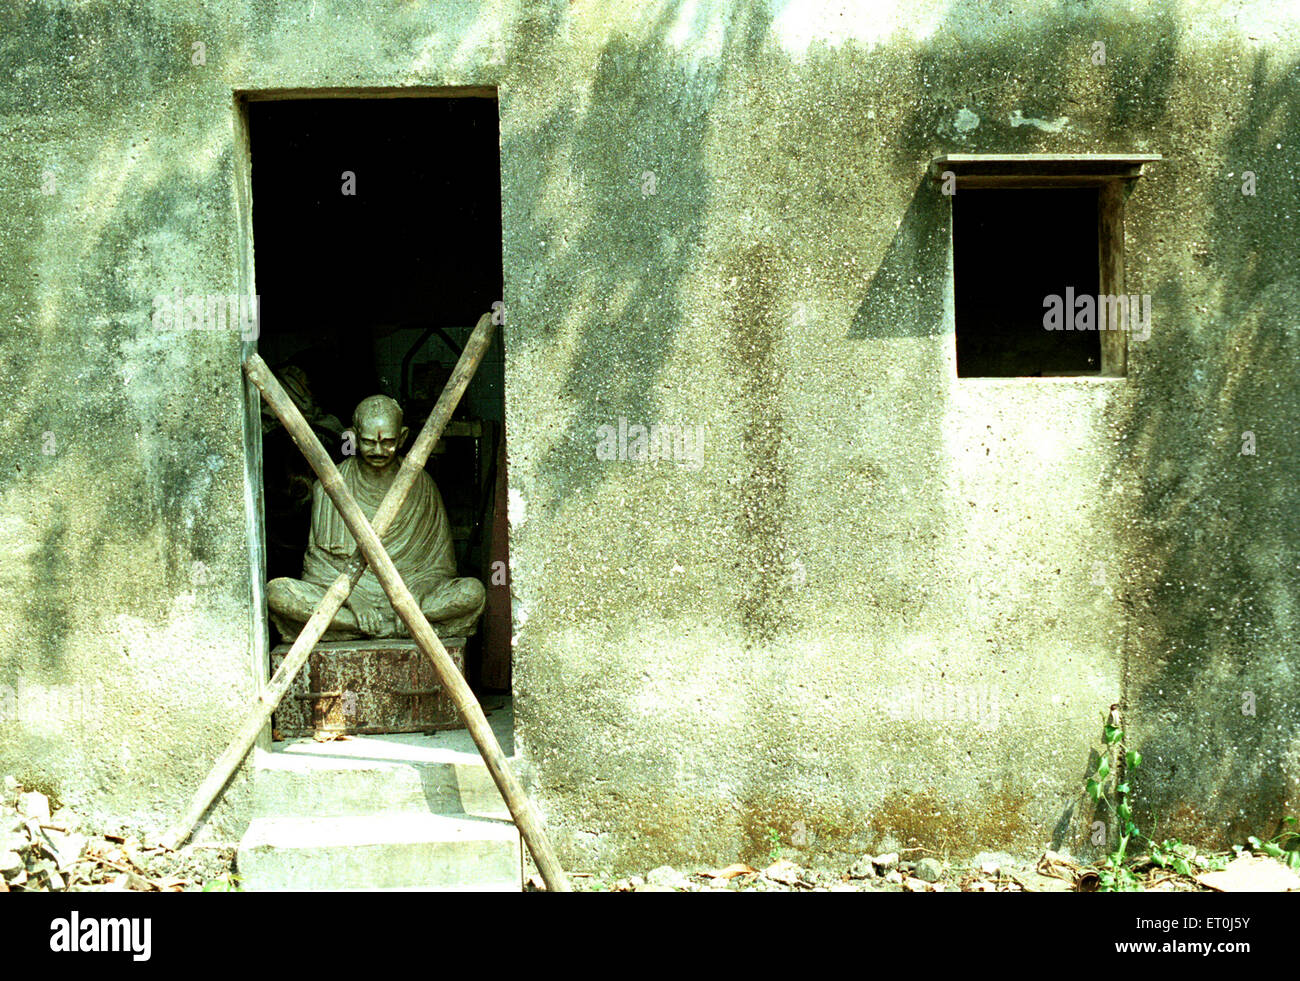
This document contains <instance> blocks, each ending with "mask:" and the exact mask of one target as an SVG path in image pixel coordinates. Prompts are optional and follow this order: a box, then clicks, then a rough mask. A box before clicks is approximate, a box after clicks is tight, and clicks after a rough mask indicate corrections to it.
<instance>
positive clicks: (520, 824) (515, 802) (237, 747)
mask: <svg viewBox="0 0 1300 981" xmlns="http://www.w3.org/2000/svg"><path fill="white" fill-rule="evenodd" d="M492 328H493V323H492V315H491V314H486V313H485V314H484V315H483V316H482V317H480V318H479V321H478V323H477V324H476V325H475V327H474V332H473V334H471V335H470V339H469V341H468V343H466V345H465V349H464V351H462V352H461V356H460V360H459V361H457V362H456V368H455V370H454V371H452V374H451V377H450V378H449V379H448V380H447V385H446V387H445V388H444V389H443V392H442V396H441V397H440V398H439V399H438V404H437V405H435V406H434V408H433V412H432V413H431V414H430V415H429V418H428V420H427V421H426V422H425V424H424V427H423V428H422V429H421V430H420V435H419V436H418V437H417V438H416V440H415V442H414V443H413V444H412V446H411V450H410V452H409V453H408V454H407V455H406V457H405V458H404V459H403V460H402V465H401V469H400V470H399V471H398V474H397V477H396V478H395V479H394V480H393V484H392V486H391V487H390V488H389V489H388V493H387V494H386V495H385V497H384V500H383V503H381V504H380V505H379V510H378V511H376V512H375V520H374V524H373V525H372V524H371V523H370V522H369V521H367V520H366V516H365V514H364V512H362V510H361V507H360V506H359V505H358V504H357V502H356V499H355V498H354V497H353V496H352V493H351V492H350V491H349V490H348V488H347V486H346V485H345V484H344V483H343V478H342V475H340V474H339V471H338V468H337V467H336V466H335V465H334V461H333V460H332V459H330V455H329V454H328V453H327V452H326V451H325V448H324V447H323V446H321V443H320V440H319V439H317V438H316V434H315V433H314V432H313V431H312V428H311V426H310V425H308V423H307V420H305V419H304V418H303V416H302V413H301V412H299V411H298V407H297V405H295V404H294V402H293V400H292V399H290V398H289V396H288V395H287V394H286V393H285V391H284V389H283V388H282V387H281V386H280V383H279V382H278V381H277V380H276V378H275V375H273V374H272V373H271V369H270V368H268V367H267V365H266V362H265V361H263V360H262V359H261V357H259V356H258V355H257V354H251V355H249V357H248V360H247V361H245V362H244V371H245V372H246V373H247V375H248V377H249V378H250V379H251V380H252V382H253V384H254V385H256V386H257V389H258V391H260V392H261V393H262V397H263V398H264V399H266V402H267V404H268V405H270V406H271V409H272V410H273V411H274V412H275V414H276V415H277V416H278V417H279V419H280V421H281V422H282V423H283V424H284V428H285V429H286V430H287V431H288V433H289V435H290V436H292V437H293V441H294V442H295V443H296V444H297V445H298V449H300V450H301V451H302V453H303V456H305V457H306V458H307V462H308V463H309V464H311V468H312V469H313V470H315V471H316V475H317V476H318V477H319V478H320V482H321V487H322V488H324V490H325V493H327V494H328V495H329V496H330V500H332V501H333V502H334V506H335V507H337V508H338V510H339V514H340V515H341V516H342V517H343V522H344V524H345V525H347V529H348V531H349V532H351V533H352V537H353V538H355V539H356V541H357V545H358V552H357V554H356V555H355V556H354V557H353V559H352V561H351V564H350V565H349V566H348V567H347V569H346V570H345V571H344V572H342V573H340V574H339V577H338V578H337V579H335V580H334V584H333V585H332V586H330V588H329V590H328V591H327V592H326V593H325V596H324V598H323V599H322V600H321V601H320V605H319V606H317V607H316V612H315V613H313V614H312V616H311V619H309V620H308V621H307V624H306V625H305V626H304V627H303V629H302V633H300V634H299V635H298V639H297V640H295V641H294V642H293V646H292V647H291V648H290V649H289V653H288V654H287V655H286V656H285V659H284V663H283V664H281V665H280V669H279V670H278V671H276V672H275V674H274V676H272V678H271V680H270V681H269V682H268V683H267V686H266V689H265V690H264V691H263V693H262V695H261V696H260V698H259V700H258V704H257V705H256V706H254V707H253V709H252V711H250V712H249V713H248V715H247V716H246V717H245V719H244V722H243V724H242V725H241V726H240V728H239V730H238V732H237V733H236V734H235V738H234V739H233V740H232V741H231V743H230V745H229V746H227V747H226V750H225V751H224V752H223V753H222V754H221V756H219V757H218V758H217V761H216V763H215V764H214V765H213V767H212V771H211V772H210V773H209V774H208V776H207V778H206V779H204V781H203V783H202V784H200V785H199V789H198V790H197V791H196V792H195V794H194V798H193V800H191V801H190V806H189V808H188V809H187V810H186V811H185V814H184V816H182V818H181V819H180V821H179V822H178V823H177V824H176V825H175V826H174V827H173V828H172V829H171V830H170V831H169V832H168V833H167V837H166V840H165V843H166V844H167V845H168V846H169V847H172V848H175V847H177V846H179V845H180V843H181V842H183V841H185V839H187V838H188V837H189V836H190V834H191V833H193V831H194V827H195V825H197V824H198V822H199V819H200V818H202V817H203V815H204V814H206V813H207V811H208V808H209V807H211V806H212V802H213V801H215V800H216V799H217V796H218V795H219V794H220V793H221V791H222V789H224V788H225V786H226V784H227V783H229V781H230V778H231V776H233V775H234V772H235V770H236V769H238V768H239V765H240V763H242V762H243V760H244V757H245V756H247V755H248V751H249V750H250V749H252V747H253V744H254V743H255V742H256V741H257V736H258V733H260V732H261V731H262V729H263V727H264V726H265V725H266V723H267V721H268V720H269V719H270V717H271V713H272V712H274V711H275V709H276V707H277V706H278V705H279V704H280V700H281V699H282V698H284V695H285V693H286V692H287V691H288V690H289V685H290V684H292V683H293V679H294V677H295V676H296V675H297V674H298V672H299V671H300V670H302V666H303V665H304V664H305V663H306V662H307V658H308V656H309V655H310V654H311V652H312V649H313V648H314V647H315V646H316V644H317V642H318V641H319V640H320V638H321V635H322V634H324V633H325V631H326V629H328V627H329V625H330V623H331V621H333V619H334V616H335V614H336V613H338V611H339V608H340V607H341V606H342V605H343V602H344V601H345V600H346V599H347V598H348V596H349V595H350V594H351V593H352V590H353V589H354V588H355V587H356V585H357V583H358V582H359V581H360V579H361V575H362V573H363V572H365V570H366V567H367V565H369V567H370V568H371V569H372V570H374V573H375V578H376V579H378V580H379V583H380V585H381V586H383V587H384V592H385V593H387V594H388V599H389V602H391V603H392V604H393V609H394V610H395V611H396V612H397V615H398V616H400V617H401V618H402V620H403V622H404V623H405V624H406V626H407V629H408V630H409V631H410V634H411V637H412V638H413V639H414V640H415V642H416V644H417V645H418V646H419V648H420V650H421V651H423V652H424V654H425V656H426V657H428V658H429V660H430V661H432V662H433V667H434V669H435V670H436V671H437V672H438V677H439V678H440V679H441V681H442V684H443V686H444V688H445V689H446V691H447V693H448V694H449V695H450V696H451V699H452V701H453V702H455V703H456V708H457V709H458V710H459V711H460V714H461V718H463V719H464V720H465V725H466V728H468V729H469V734H470V736H471V737H473V739H474V745H475V746H477V747H478V750H479V753H480V755H482V757H483V762H484V763H486V764H487V768H488V772H489V773H491V774H492V779H493V780H494V781H495V782H496V785H497V789H498V790H500V791H501V797H502V798H503V799H504V800H505V803H506V806H507V807H508V808H509V809H510V816H511V817H512V818H514V822H515V826H516V827H517V828H518V829H519V834H520V836H521V837H522V838H523V840H524V843H525V844H526V845H527V846H528V851H529V852H530V853H531V855H532V856H533V861H534V862H536V863H537V869H538V871H539V872H540V873H541V874H542V880H543V881H544V882H545V883H546V887H547V889H549V890H550V891H552V892H569V891H570V886H569V881H568V879H567V878H566V877H565V875H564V870H563V869H562V868H561V867H560V863H559V861H558V860H557V859H556V857H555V853H554V852H553V851H552V850H551V843H550V841H549V839H548V838H547V837H546V832H545V831H544V830H543V828H542V825H541V820H540V818H539V817H538V814H537V811H536V809H535V808H534V807H533V804H532V802H531V801H530V800H529V799H528V797H527V796H526V795H525V794H524V791H523V788H522V787H521V786H520V785H519V780H518V779H517V778H516V777H515V774H514V772H513V771H512V770H511V769H510V764H509V763H507V762H506V757H505V754H504V753H502V751H501V746H500V745H499V744H498V743H497V740H496V736H494V735H493V733H492V727H491V726H490V725H489V724H488V721H487V718H486V717H485V716H484V715H483V709H482V707H481V706H480V705H479V703H478V700H477V699H476V698H475V697H474V693H473V692H472V691H471V690H470V687H469V685H468V684H466V682H465V679H464V678H462V677H461V675H460V672H459V671H457V670H456V665H455V664H454V663H453V662H452V660H451V657H450V655H448V653H447V649H446V648H445V647H443V646H442V641H440V640H439V639H438V635H437V634H436V633H435V632H434V630H433V627H432V626H430V625H429V621H428V618H426V617H425V615H424V612H423V611H422V610H421V609H420V605H419V604H418V603H417V602H416V601H415V597H414V596H412V595H411V591H410V590H409V589H407V588H406V584H405V583H404V582H403V581H402V577H401V576H400V575H399V574H398V572H397V568H396V567H395V566H394V565H393V560H392V559H391V558H389V555H388V552H387V551H386V550H385V549H384V546H383V544H382V542H381V541H380V539H381V538H382V536H383V535H384V534H385V533H386V532H387V531H388V528H389V526H390V525H391V524H392V523H393V519H394V518H396V517H397V514H398V512H399V511H400V510H401V508H402V504H403V502H405V500H406V495H407V493H408V492H409V491H410V489H411V487H412V485H413V484H414V483H415V477H416V474H417V473H418V472H419V471H420V470H422V469H423V468H424V464H425V461H426V460H428V458H429V454H430V452H432V450H433V447H434V444H436V443H437V441H438V438H439V437H440V436H441V435H442V431H443V430H444V429H445V428H446V426H447V422H448V421H449V420H450V419H451V414H452V412H453V411H454V410H455V408H456V406H457V404H458V403H459V402H460V399H461V396H462V395H463V394H464V393H465V389H466V387H467V386H468V385H469V382H470V379H471V378H473V376H474V372H475V371H476V370H477V369H478V366H479V363H480V362H481V361H482V360H483V356H484V354H486V353H487V349H488V345H489V344H490V343H491V341H492Z"/></svg>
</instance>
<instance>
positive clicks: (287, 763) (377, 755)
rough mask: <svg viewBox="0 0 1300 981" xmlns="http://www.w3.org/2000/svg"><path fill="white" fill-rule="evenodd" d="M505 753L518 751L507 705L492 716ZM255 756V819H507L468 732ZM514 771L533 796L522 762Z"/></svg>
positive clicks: (299, 745)
mask: <svg viewBox="0 0 1300 981" xmlns="http://www.w3.org/2000/svg"><path fill="white" fill-rule="evenodd" d="M488 721H489V722H490V723H491V724H492V727H493V730H494V732H495V733H496V736H497V741H498V742H499V743H500V744H501V748H502V750H503V751H504V752H505V753H507V755H509V754H510V753H511V751H512V749H513V717H512V715H511V713H510V710H509V706H508V705H507V706H506V707H505V708H499V709H497V710H495V711H493V713H492V714H491V715H490V716H488ZM271 745H272V748H271V749H270V750H269V751H268V750H263V749H260V748H259V749H258V750H256V752H255V757H254V766H255V773H254V784H253V786H254V801H253V815H254V817H256V818H280V817H349V816H360V815H365V814H384V815H392V814H430V813H433V814H449V815H455V814H465V815H473V816H478V817H490V818H502V819H508V818H509V816H510V815H509V811H508V810H507V809H506V806H505V802H504V801H503V800H502V799H501V794H500V792H499V791H498V790H497V788H496V784H495V783H494V782H493V780H492V775H491V774H490V773H489V772H488V769H487V766H486V765H485V764H484V763H483V760H482V758H481V757H480V756H479V754H478V750H477V749H476V747H475V746H474V742H473V740H472V739H471V738H470V735H469V732H468V731H467V730H464V729H457V730H451V731H447V732H439V733H434V734H432V735H427V736H426V735H418V734H416V735H408V734H401V735H386V736H353V737H351V738H348V739H337V740H330V741H329V742H315V741H314V740H312V739H294V740H286V741H283V742H277V743H272V744H271ZM509 762H510V764H511V768H512V769H513V770H514V772H515V775H516V776H517V777H518V778H519V780H520V783H522V784H523V785H524V788H525V790H528V789H529V787H530V784H531V780H530V774H529V772H528V770H527V767H526V766H525V765H524V762H523V760H521V759H519V758H517V757H511V758H510V761H509Z"/></svg>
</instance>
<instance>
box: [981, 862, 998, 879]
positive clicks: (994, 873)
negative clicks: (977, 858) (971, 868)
mask: <svg viewBox="0 0 1300 981" xmlns="http://www.w3.org/2000/svg"><path fill="white" fill-rule="evenodd" d="M980 873H981V874H982V875H987V876H991V877H992V878H994V879H996V878H997V877H998V876H1000V875H1001V874H1002V866H1000V865H998V863H997V862H982V863H981V864H980Z"/></svg>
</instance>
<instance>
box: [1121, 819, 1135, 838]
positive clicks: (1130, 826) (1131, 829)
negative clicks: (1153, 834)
mask: <svg viewBox="0 0 1300 981" xmlns="http://www.w3.org/2000/svg"><path fill="white" fill-rule="evenodd" d="M1124 833H1125V834H1126V835H1128V836H1129V837H1132V836H1134V835H1136V834H1137V833H1138V826H1137V825H1136V824H1134V823H1133V822H1132V821H1128V822H1126V823H1125V825H1124Z"/></svg>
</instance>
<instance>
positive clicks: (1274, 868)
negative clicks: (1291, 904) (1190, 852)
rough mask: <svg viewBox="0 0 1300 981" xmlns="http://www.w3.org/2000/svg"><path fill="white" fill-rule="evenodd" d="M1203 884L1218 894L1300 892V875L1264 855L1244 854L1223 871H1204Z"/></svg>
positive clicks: (1199, 879)
mask: <svg viewBox="0 0 1300 981" xmlns="http://www.w3.org/2000/svg"><path fill="white" fill-rule="evenodd" d="M1196 881H1197V882H1199V883H1200V884H1201V885H1203V886H1205V887H1207V888H1209V889H1213V890H1215V891H1216V892H1290V891H1293V890H1300V875H1296V874H1295V873H1294V872H1292V871H1291V870H1290V869H1289V868H1287V867H1286V866H1285V865H1283V864H1282V863H1281V862H1278V861H1275V860H1274V859H1271V858H1265V857H1264V856H1263V855H1250V854H1245V855H1240V856H1238V857H1237V858H1234V859H1233V860H1232V861H1231V862H1229V863H1228V867H1227V868H1226V869H1223V870H1222V871H1219V872H1202V873H1201V874H1200V875H1198V876H1197V877H1196Z"/></svg>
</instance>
